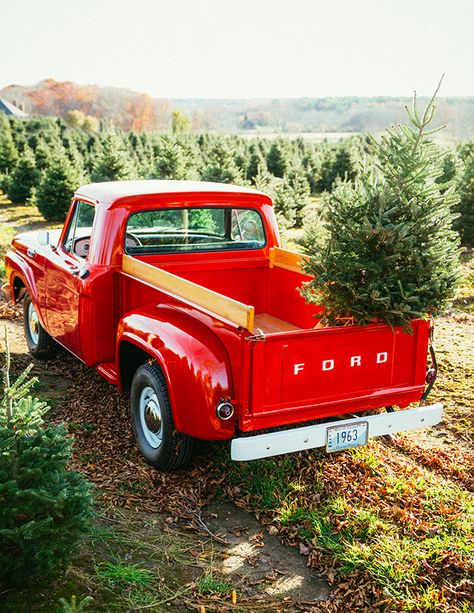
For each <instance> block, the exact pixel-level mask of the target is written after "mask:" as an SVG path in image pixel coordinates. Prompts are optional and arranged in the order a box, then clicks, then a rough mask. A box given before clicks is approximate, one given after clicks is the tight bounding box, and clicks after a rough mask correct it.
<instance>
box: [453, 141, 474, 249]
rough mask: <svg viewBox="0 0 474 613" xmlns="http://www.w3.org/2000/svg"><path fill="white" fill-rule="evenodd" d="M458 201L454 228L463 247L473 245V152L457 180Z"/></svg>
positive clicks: (467, 158)
mask: <svg viewBox="0 0 474 613" xmlns="http://www.w3.org/2000/svg"><path fill="white" fill-rule="evenodd" d="M458 186H459V195H460V201H459V204H458V206H457V208H456V211H457V213H458V215H459V217H458V218H457V219H455V221H454V228H455V229H456V230H457V231H458V232H459V235H460V236H461V242H462V243H463V244H464V245H473V244H474V151H473V153H472V154H471V155H470V156H468V157H466V160H465V168H464V172H463V173H462V174H461V175H460V176H459V178H458Z"/></svg>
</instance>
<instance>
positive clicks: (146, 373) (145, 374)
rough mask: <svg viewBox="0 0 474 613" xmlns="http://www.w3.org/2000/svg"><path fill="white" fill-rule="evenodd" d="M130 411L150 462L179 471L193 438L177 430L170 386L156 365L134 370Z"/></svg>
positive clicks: (190, 452)
mask: <svg viewBox="0 0 474 613" xmlns="http://www.w3.org/2000/svg"><path fill="white" fill-rule="evenodd" d="M150 390H152V391H150ZM153 392H154V394H153ZM130 410H131V415H132V426H133V433H134V435H135V440H136V441H137V445H138V449H139V450H140V453H141V454H142V456H143V457H144V458H145V460H146V461H147V462H148V464H150V465H151V466H153V467H154V468H157V469H159V470H177V469H178V468H183V467H185V466H186V465H187V464H189V462H190V460H191V458H192V455H193V447H194V439H193V438H192V437H190V436H187V435H186V434H181V433H180V432H177V431H176V428H175V425H174V421H173V413H172V410H171V403H170V399H169V395H168V388H167V386H166V381H165V378H164V376H163V373H162V371H161V368H160V367H159V366H158V365H157V364H143V366H140V368H139V369H138V370H137V372H136V373H135V375H134V377H133V381H132V389H131V393H130ZM148 424H149V425H150V427H148ZM158 439H161V440H158Z"/></svg>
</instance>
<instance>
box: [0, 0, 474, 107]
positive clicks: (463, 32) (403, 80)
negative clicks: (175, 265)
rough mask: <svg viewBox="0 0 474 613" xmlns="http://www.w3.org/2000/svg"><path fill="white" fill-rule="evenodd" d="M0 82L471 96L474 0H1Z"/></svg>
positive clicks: (248, 93) (174, 90) (160, 90)
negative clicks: (439, 86)
mask: <svg viewBox="0 0 474 613" xmlns="http://www.w3.org/2000/svg"><path fill="white" fill-rule="evenodd" d="M0 27H1V35H0V88H1V87H3V86H5V85H9V84H11V83H19V84H22V85H32V84H34V83H36V82H38V81H40V80H42V79H45V78H53V79H56V80H59V81H63V80H64V81H75V82H77V83H81V84H98V85H109V86H117V87H126V88H130V89H133V90H135V91H139V92H147V93H149V94H150V95H152V96H154V97H159V98H280V97H281V98H297V97H306V96H307V97H324V96H376V95H386V96H397V95H405V96H411V94H412V92H413V90H414V89H416V90H417V92H418V93H419V94H420V95H427V94H430V93H432V92H433V90H434V89H435V87H436V84H437V82H438V80H439V78H440V76H441V74H442V73H446V76H445V79H444V82H443V87H442V90H441V92H440V95H442V96H473V95H474V37H473V31H474V0H325V1H324V2H323V1H321V0H0Z"/></svg>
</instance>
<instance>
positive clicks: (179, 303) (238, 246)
mask: <svg viewBox="0 0 474 613" xmlns="http://www.w3.org/2000/svg"><path fill="white" fill-rule="evenodd" d="M302 259H304V256H301V255H299V254H297V253H294V252H292V251H288V250H285V249H282V248H281V243H280V237H279V232H278V228H277V223H276V219H275V214H274V210H273V206H272V202H271V200H270V198H269V197H268V196H266V195H265V194H263V193H260V192H257V191H255V190H252V189H249V188H245V187H236V186H229V185H222V184H214V183H205V182H186V181H124V182H110V183H97V184H91V185H85V186H83V187H81V188H80V189H79V190H78V191H77V192H76V194H75V196H74V198H73V201H72V204H71V208H70V211H69V213H68V216H67V219H66V222H65V224H64V228H63V229H62V230H61V231H51V232H46V231H41V232H29V233H25V234H21V235H19V236H17V237H16V238H15V239H14V240H13V245H12V249H11V250H10V251H9V252H8V253H7V255H6V270H7V276H8V282H7V284H6V286H5V287H4V290H5V291H6V293H7V294H9V295H10V297H11V298H12V299H13V300H15V301H19V300H23V302H24V326H25V335H26V342H27V344H28V347H29V350H30V352H31V354H32V355H33V356H34V357H35V358H38V359H50V358H52V357H54V355H55V353H56V350H57V348H58V346H59V345H61V346H62V347H65V348H66V349H67V350H68V351H70V352H71V353H72V354H74V355H75V356H77V358H79V359H80V360H82V361H83V362H84V364H86V365H87V366H90V367H93V368H95V369H97V371H98V372H99V373H100V374H101V375H102V376H103V377H105V379H107V380H108V381H110V383H112V384H114V385H116V386H118V388H119V389H120V390H121V391H124V392H128V393H129V394H130V406H131V419H132V424H133V430H134V433H135V437H136V440H137V444H138V447H139V449H140V451H141V453H142V454H143V456H144V458H145V459H146V460H147V461H148V462H149V463H150V464H152V465H153V466H155V467H157V468H160V469H163V470H165V469H174V468H178V467H181V466H183V465H185V464H186V463H187V462H188V460H189V459H190V457H191V453H192V448H193V443H194V441H195V439H203V440H231V441H232V442H231V457H232V458H233V459H235V460H252V459H256V458H262V457H267V456H272V455H278V454H283V453H288V452H292V451H297V450H303V449H311V448H315V447H324V446H325V447H326V449H327V451H337V450H342V449H347V448H350V447H354V446H356V445H361V444H365V443H366V442H367V439H368V437H373V436H380V435H389V434H393V433H396V432H401V431H406V430H413V429H416V428H423V427H426V426H432V425H434V424H436V423H438V422H439V421H440V420H441V417H442V406H441V405H439V404H435V405H432V406H416V407H415V408H410V409H406V407H408V405H409V404H410V403H420V400H421V401H422V404H423V402H424V400H425V399H426V396H427V392H428V391H429V389H430V387H431V385H432V383H433V379H434V376H435V369H434V368H432V367H430V368H428V369H427V363H428V349H429V343H430V330H431V326H432V323H431V322H430V321H429V320H426V321H425V320H421V319H417V320H414V321H413V322H412V333H411V334H408V333H406V332H404V331H402V330H401V329H394V330H392V329H391V328H390V327H389V326H387V325H384V324H381V323H373V324H371V325H369V326H367V327H359V326H340V327H332V328H330V327H326V328H325V327H321V326H316V324H317V323H318V314H319V316H320V313H321V309H320V308H318V307H317V306H315V305H310V304H307V303H306V302H305V301H304V299H303V298H302V296H301V293H300V292H299V288H300V287H301V285H302V283H304V282H305V281H307V280H308V279H309V277H308V275H307V274H305V272H304V269H303V270H302V268H301V262H302ZM432 357H433V358H434V354H433V353H432ZM434 365H435V363H434ZM430 366H431V365H430ZM394 406H397V407H399V408H400V409H405V410H394ZM380 409H382V410H380ZM98 410H100V407H98ZM297 424H298V426H296V425H297ZM302 424H304V425H302Z"/></svg>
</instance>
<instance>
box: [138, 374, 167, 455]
mask: <svg viewBox="0 0 474 613" xmlns="http://www.w3.org/2000/svg"><path fill="white" fill-rule="evenodd" d="M139 410H140V425H141V427H142V431H143V434H144V436H145V439H146V441H147V443H148V444H149V445H150V447H153V449H158V447H159V446H160V445H161V442H162V438H163V429H162V423H161V407H160V403H159V401H158V398H157V396H156V393H155V390H154V389H153V388H152V387H150V386H147V387H144V388H143V389H142V391H141V394H140V404H139Z"/></svg>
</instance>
